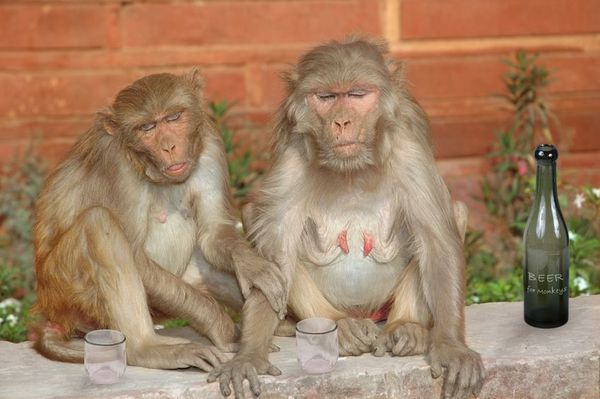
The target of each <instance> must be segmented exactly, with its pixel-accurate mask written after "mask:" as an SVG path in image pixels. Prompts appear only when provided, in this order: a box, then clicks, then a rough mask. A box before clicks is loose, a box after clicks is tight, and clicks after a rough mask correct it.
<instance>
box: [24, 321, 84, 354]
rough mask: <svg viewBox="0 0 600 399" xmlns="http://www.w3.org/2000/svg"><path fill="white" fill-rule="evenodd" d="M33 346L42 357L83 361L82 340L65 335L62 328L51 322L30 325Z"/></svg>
mask: <svg viewBox="0 0 600 399" xmlns="http://www.w3.org/2000/svg"><path fill="white" fill-rule="evenodd" d="M30 331H31V336H32V337H31V338H33V339H32V340H33V347H34V349H35V350H36V351H38V352H39V353H40V354H41V355H43V356H44V357H46V358H48V359H50V360H57V361H60V362H67V363H83V356H84V342H83V339H80V338H70V337H68V336H65V333H64V330H63V329H62V327H60V326H58V325H54V324H52V323H42V324H35V325H31V326H30Z"/></svg>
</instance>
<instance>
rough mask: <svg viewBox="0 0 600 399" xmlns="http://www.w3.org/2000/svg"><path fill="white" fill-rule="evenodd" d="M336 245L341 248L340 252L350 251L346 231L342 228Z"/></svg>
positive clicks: (346, 252)
mask: <svg viewBox="0 0 600 399" xmlns="http://www.w3.org/2000/svg"><path fill="white" fill-rule="evenodd" d="M337 243H338V246H339V247H340V248H341V249H342V252H343V253H345V254H346V255H347V254H348V252H350V248H349V247H348V231H347V230H343V231H342V232H341V233H340V235H339V236H338V239H337Z"/></svg>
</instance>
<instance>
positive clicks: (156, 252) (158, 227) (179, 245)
mask: <svg viewBox="0 0 600 399" xmlns="http://www.w3.org/2000/svg"><path fill="white" fill-rule="evenodd" d="M149 227H150V229H149V231H148V235H147V236H146V243H145V245H144V249H145V251H146V254H147V255H148V256H149V257H150V258H151V259H152V260H153V261H155V262H156V263H158V264H159V265H160V266H161V267H162V268H163V269H166V270H168V271H170V272H171V273H173V274H174V275H176V276H181V275H182V274H183V273H184V272H185V270H186V268H187V266H188V264H189V262H190V259H191V258H192V253H193V250H194V247H195V244H196V224H195V222H194V220H193V218H190V217H186V215H184V214H182V213H181V212H178V211H175V212H171V213H168V214H162V213H160V214H158V215H157V216H156V217H155V218H153V219H152V220H151V221H150V226H149Z"/></svg>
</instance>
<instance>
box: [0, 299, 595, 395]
mask: <svg viewBox="0 0 600 399" xmlns="http://www.w3.org/2000/svg"><path fill="white" fill-rule="evenodd" d="M522 306H523V305H522V303H491V304H484V305H477V306H470V307H469V308H467V312H466V315H467V334H468V342H469V344H470V345H471V347H472V348H474V349H475V350H477V351H479V352H480V353H481V355H482V357H483V359H484V363H485V366H486V369H487V374H488V377H487V380H486V384H485V386H484V389H483V390H482V392H481V395H480V398H481V399H484V398H490V399H491V398H494V399H497V398H519V399H524V398H529V399H537V398H540V399H553V398H557V399H558V398H560V399H569V398H573V399H574V398H578V399H598V398H600V360H599V359H600V296H591V297H580V298H576V299H573V300H572V301H571V315H570V321H569V323H568V324H567V325H565V326H563V327H560V328H556V329H550V330H542V329H536V328H533V327H529V326H527V325H526V324H525V323H524V322H523V321H522ZM170 333H171V334H182V333H183V334H188V333H189V331H186V330H184V331H171V332H170ZM275 342H276V343H277V344H278V345H279V346H280V347H281V352H278V353H273V354H271V360H272V361H273V363H274V364H275V365H276V366H277V367H279V368H280V369H281V370H282V371H283V375H282V376H280V377H263V379H262V381H263V395H262V398H264V399H270V398H285V399H288V398H344V399H348V398H361V399H362V398H415V399H416V398H419V399H421V398H435V397H438V396H439V392H440V388H441V381H434V380H432V378H431V375H430V372H429V366H427V364H426V363H425V361H424V360H423V357H422V356H413V357H405V358H392V357H384V358H375V357H373V356H371V355H363V356H361V357H358V358H341V359H340V360H339V362H338V364H337V366H336V369H335V371H334V372H332V373H330V374H324V375H318V376H311V375H306V374H304V373H302V372H301V370H300V368H299V366H298V364H297V362H296V359H295V347H294V346H295V343H294V339H293V338H285V339H284V338H277V339H276V340H275ZM218 397H219V392H218V384H207V383H206V374H205V373H201V372H198V371H194V370H185V371H163V370H149V369H143V368H139V367H128V368H127V371H126V372H125V376H124V379H123V380H122V381H121V382H119V383H118V384H115V385H110V386H95V385H92V384H91V383H89V382H88V380H87V378H86V376H85V371H84V368H83V365H77V364H63V363H57V362H52V361H49V360H46V359H44V358H43V357H41V356H39V355H38V354H36V353H35V352H34V351H33V350H32V349H30V347H29V344H28V343H23V344H11V343H8V342H0V398H2V399H17V398H36V399H39V398H98V399H99V398H121V399H129V398H144V399H150V398H152V399H154V398H169V399H170V398H185V399H192V398H193V399H197V398H218Z"/></svg>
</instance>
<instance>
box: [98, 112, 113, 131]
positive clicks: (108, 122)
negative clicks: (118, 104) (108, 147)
mask: <svg viewBox="0 0 600 399" xmlns="http://www.w3.org/2000/svg"><path fill="white" fill-rule="evenodd" d="M97 115H98V120H99V121H100V123H101V124H102V127H104V130H106V133H108V134H110V135H111V136H114V135H115V134H116V133H117V129H118V125H117V122H115V120H114V119H113V115H112V112H110V110H106V111H100V112H98V114H97Z"/></svg>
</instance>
